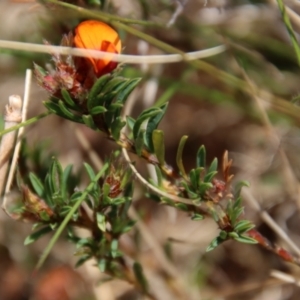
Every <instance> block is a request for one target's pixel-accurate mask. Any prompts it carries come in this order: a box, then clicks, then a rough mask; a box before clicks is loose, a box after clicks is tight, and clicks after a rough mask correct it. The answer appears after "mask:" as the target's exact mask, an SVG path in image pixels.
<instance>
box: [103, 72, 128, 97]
mask: <svg viewBox="0 0 300 300" xmlns="http://www.w3.org/2000/svg"><path fill="white" fill-rule="evenodd" d="M127 81H128V79H127V78H124V77H121V76H114V77H113V78H112V79H111V80H110V81H109V82H108V83H107V84H106V85H105V87H104V89H103V91H102V92H103V94H107V93H108V92H114V91H117V92H118V91H119V87H120V86H121V87H123V86H124V83H125V84H126V83H127Z"/></svg>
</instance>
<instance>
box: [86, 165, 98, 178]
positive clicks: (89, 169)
mask: <svg viewBox="0 0 300 300" xmlns="http://www.w3.org/2000/svg"><path fill="white" fill-rule="evenodd" d="M83 165H84V168H85V170H86V172H87V173H88V175H89V178H90V180H94V179H95V176H96V174H95V172H94V170H93V168H92V167H91V166H90V165H89V164H88V163H84V164H83Z"/></svg>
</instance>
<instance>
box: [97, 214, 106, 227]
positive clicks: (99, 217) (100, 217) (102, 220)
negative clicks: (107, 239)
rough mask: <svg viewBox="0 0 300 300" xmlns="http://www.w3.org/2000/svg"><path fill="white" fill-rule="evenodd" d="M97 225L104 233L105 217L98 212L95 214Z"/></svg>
mask: <svg viewBox="0 0 300 300" xmlns="http://www.w3.org/2000/svg"><path fill="white" fill-rule="evenodd" d="M97 225H98V228H99V229H100V230H101V231H102V232H105V231H106V221H105V215H104V214H101V213H99V212H98V213H97Z"/></svg>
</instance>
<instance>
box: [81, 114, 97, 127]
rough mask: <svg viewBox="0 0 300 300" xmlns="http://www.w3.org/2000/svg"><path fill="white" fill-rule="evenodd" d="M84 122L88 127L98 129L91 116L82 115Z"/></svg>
mask: <svg viewBox="0 0 300 300" xmlns="http://www.w3.org/2000/svg"><path fill="white" fill-rule="evenodd" d="M82 121H83V123H84V124H85V125H86V126H87V127H89V128H91V129H94V130H96V129H98V128H97V126H96V124H95V123H94V120H93V117H92V116H91V115H82Z"/></svg>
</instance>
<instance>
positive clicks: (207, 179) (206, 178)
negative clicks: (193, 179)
mask: <svg viewBox="0 0 300 300" xmlns="http://www.w3.org/2000/svg"><path fill="white" fill-rule="evenodd" d="M217 174H218V172H217V171H212V172H209V173H207V174H205V176H204V178H203V182H211V181H212V179H213V178H214V177H215V176H216V175H217Z"/></svg>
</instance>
